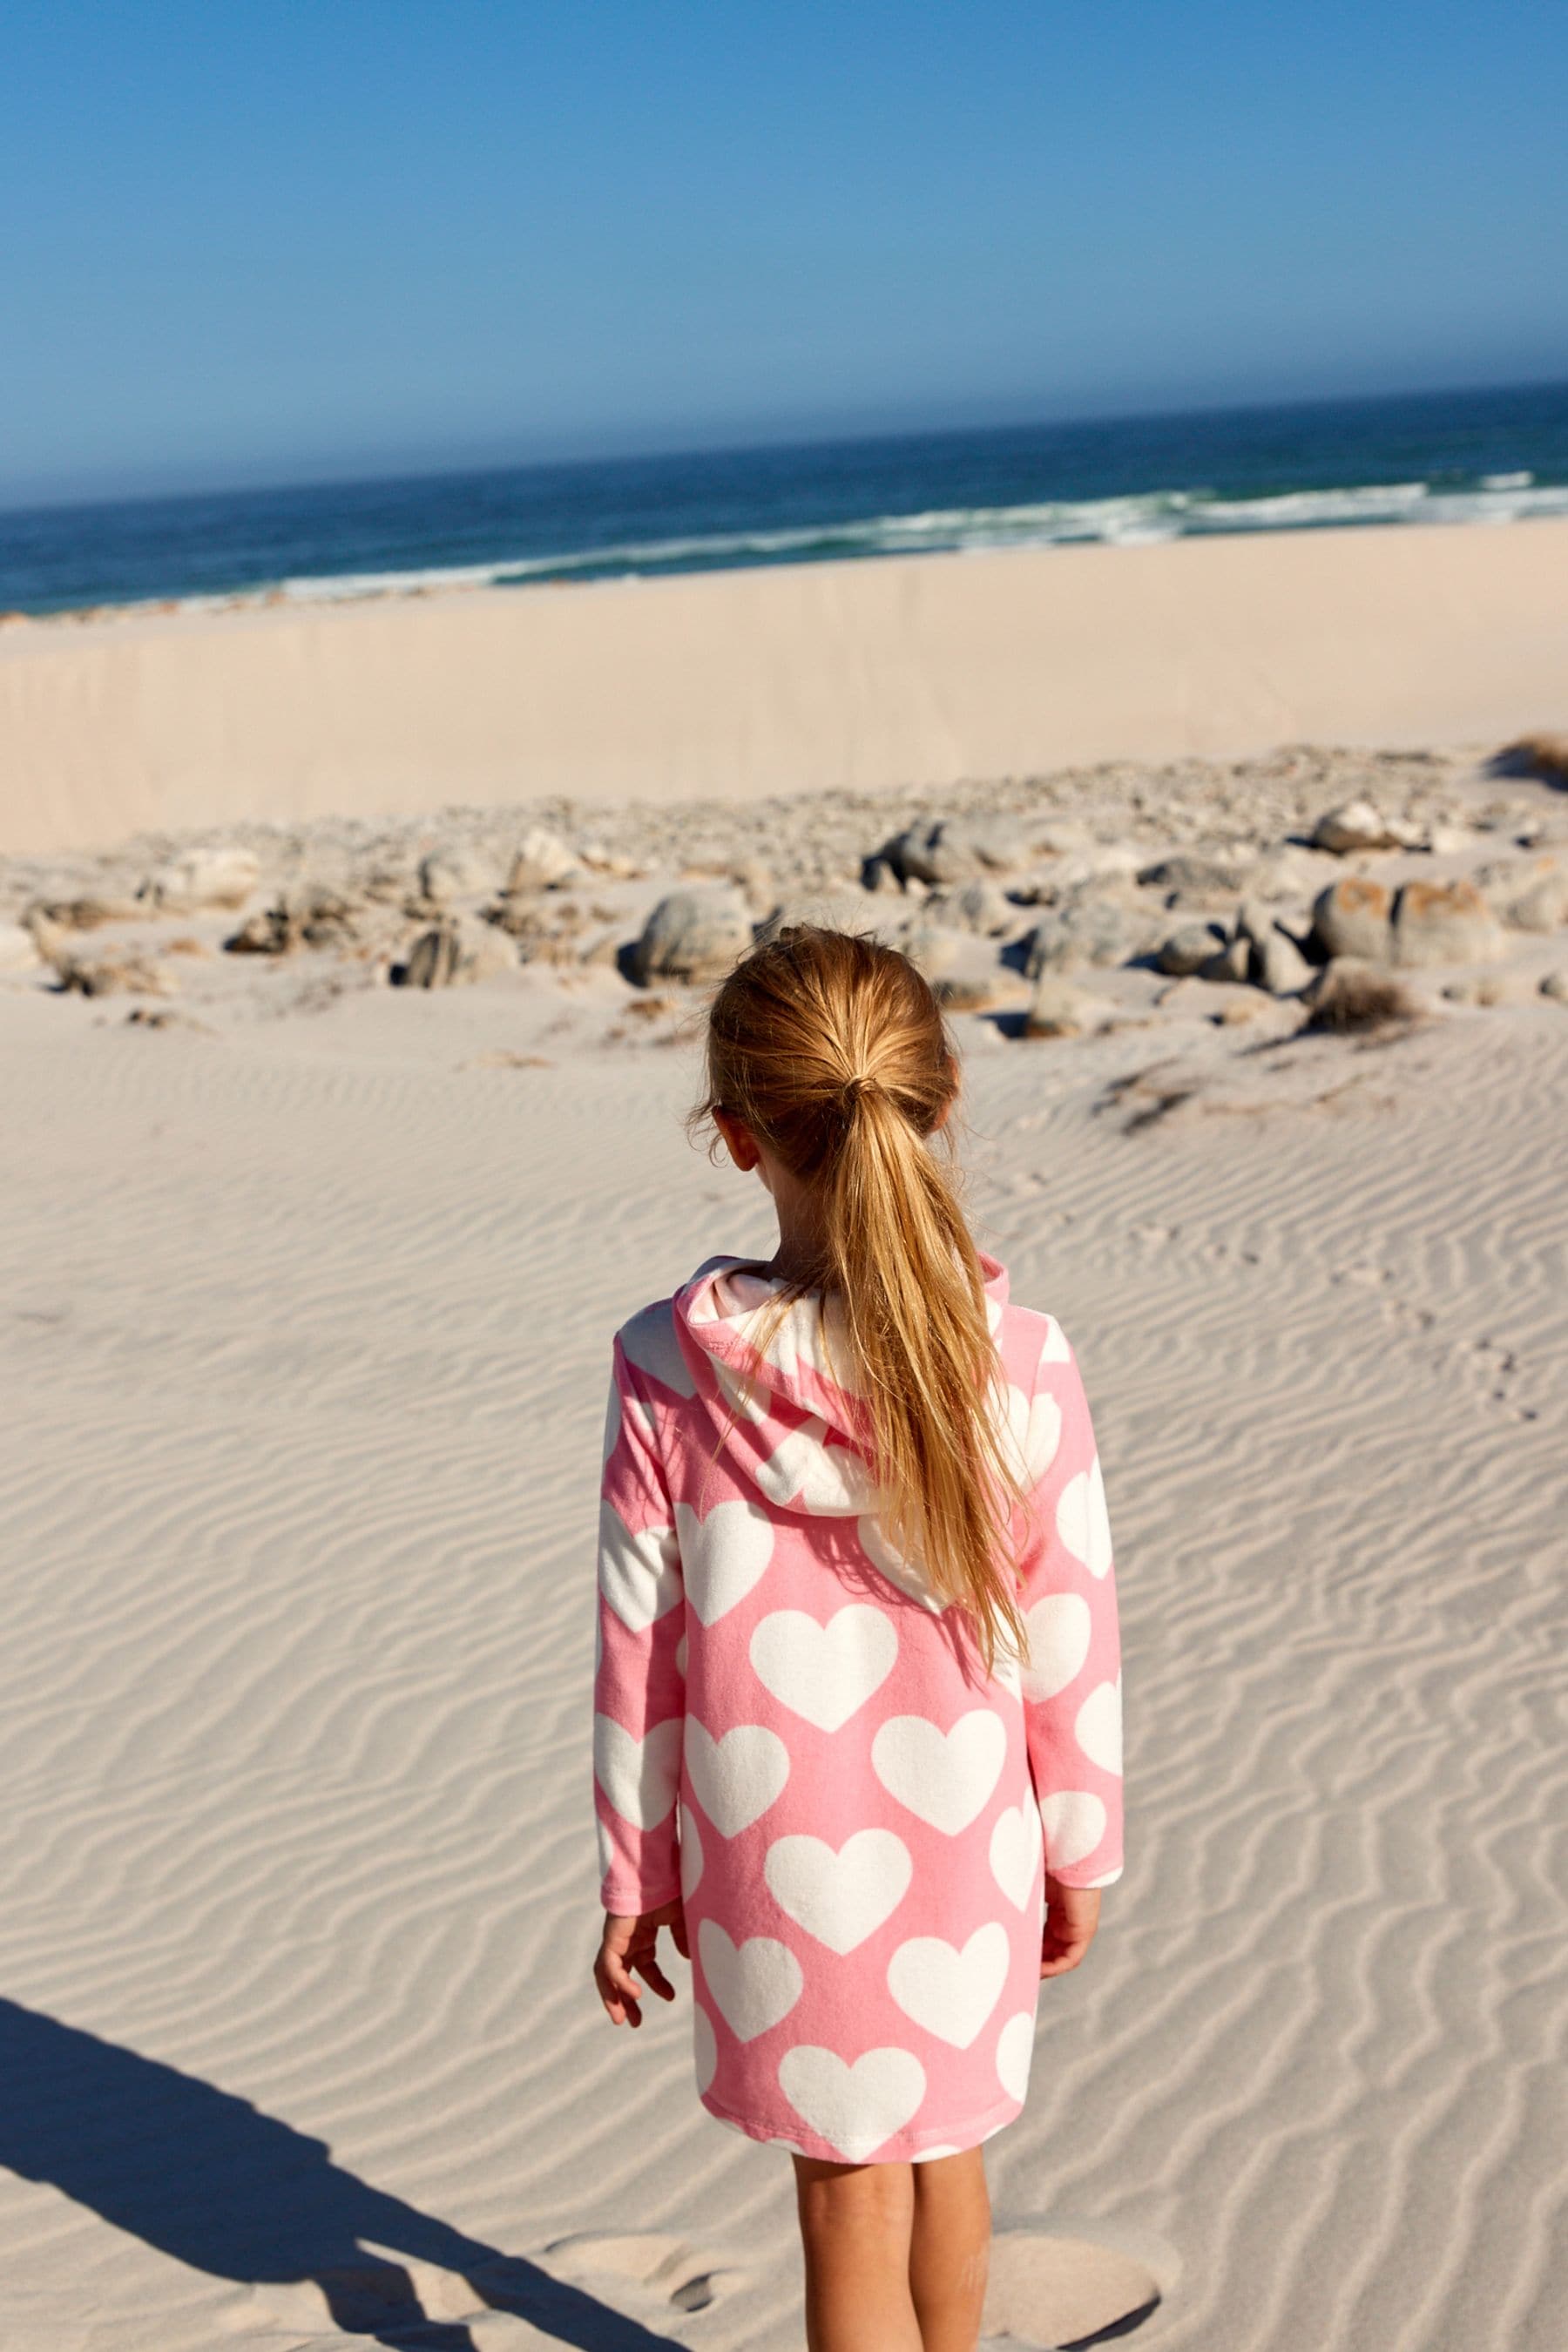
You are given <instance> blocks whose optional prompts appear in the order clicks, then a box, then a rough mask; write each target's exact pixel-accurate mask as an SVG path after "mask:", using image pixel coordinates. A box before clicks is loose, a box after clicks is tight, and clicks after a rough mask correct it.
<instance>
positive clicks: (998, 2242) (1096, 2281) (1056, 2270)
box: [981, 2230, 1180, 2352]
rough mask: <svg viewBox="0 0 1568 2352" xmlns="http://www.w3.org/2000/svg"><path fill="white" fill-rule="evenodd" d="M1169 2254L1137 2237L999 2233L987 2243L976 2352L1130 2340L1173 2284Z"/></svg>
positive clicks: (1052, 2351)
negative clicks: (1113, 2241) (1114, 2239)
mask: <svg viewBox="0 0 1568 2352" xmlns="http://www.w3.org/2000/svg"><path fill="white" fill-rule="evenodd" d="M1179 2267H1180V2265H1179V2263H1178V2262H1177V2259H1176V2256H1175V2254H1174V2252H1173V2250H1172V2249H1170V2248H1168V2247H1166V2246H1164V2245H1163V2244H1161V2243H1158V2242H1155V2241H1154V2240H1152V2239H1149V2238H1146V2237H1143V2236H1142V2235H1140V2236H1138V2237H1135V2238H1128V2239H1126V2240H1124V2242H1122V2243H1121V2244H1117V2245H1110V2244H1108V2243H1106V2242H1105V2241H1104V2240H1103V2239H1100V2238H1090V2237H1079V2236H1074V2235H1069V2234H1068V2233H1067V2232H1065V2231H1064V2232H1061V2233H1058V2232H1056V2231H1050V2232H1047V2231H1039V2230H1005V2231H1000V2232H999V2233H998V2235H997V2236H996V2237H995V2238H994V2240H993V2242H992V2247H991V2274H990V2280H989V2283H988V2284H987V2286H986V2290H985V2312H984V2318H983V2319H982V2322H981V2336H982V2352H1003V2347H1005V2346H1008V2345H1012V2346H1027V2347H1033V2348H1034V2352H1064V2347H1068V2346H1075V2345H1089V2344H1098V2343H1101V2342H1104V2341H1106V2340H1108V2339H1110V2338H1112V2337H1116V2338H1120V2337H1121V2336H1131V2334H1132V2333H1133V2331H1134V2330H1135V2329H1136V2328H1139V2327H1141V2326H1142V2325H1143V2323H1144V2321H1145V2320H1147V2319H1150V2318H1152V2315H1153V2314H1154V2313H1155V2311H1157V2310H1158V2308H1159V2306H1160V2305H1161V2304H1162V2302H1163V2301H1164V2300H1165V2298H1166V2296H1167V2295H1168V2294H1169V2292H1170V2290H1171V2288H1172V2286H1173V2284H1175V2278H1176V2273H1177V2271H1178V2270H1179Z"/></svg>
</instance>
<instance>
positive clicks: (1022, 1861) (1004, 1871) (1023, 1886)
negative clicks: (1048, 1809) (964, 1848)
mask: <svg viewBox="0 0 1568 2352" xmlns="http://www.w3.org/2000/svg"><path fill="white" fill-rule="evenodd" d="M1039 1853H1040V1816H1039V1812H1038V1810H1037V1807H1036V1805H1035V1803H1034V1801H1033V1799H1032V1798H1029V1797H1026V1798H1025V1799H1024V1801H1023V1802H1022V1803H1021V1804H1017V1805H1009V1806H1007V1807H1006V1809H1005V1811H1002V1812H1000V1813H998V1814H997V1816H996V1819H995V1821H994V1822H993V1823H992V1827H991V1875H992V1877H993V1878H994V1880H995V1881H996V1884H997V1885H998V1886H999V1887H1000V1888H1001V1889H1002V1892H1003V1894H1004V1895H1005V1896H1006V1897H1007V1900H1008V1902H1009V1903H1012V1904H1016V1906H1017V1908H1018V1909H1019V1910H1020V1911H1022V1910H1024V1909H1026V1906H1027V1905H1028V1900H1029V1896H1030V1895H1031V1893H1032V1892H1033V1891H1034V1885H1035V1864H1036V1863H1037V1861H1038V1859H1039Z"/></svg>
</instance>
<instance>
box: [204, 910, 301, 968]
mask: <svg viewBox="0 0 1568 2352" xmlns="http://www.w3.org/2000/svg"><path fill="white" fill-rule="evenodd" d="M298 943H299V933H298V931H297V929H296V928H295V926H294V924H293V923H292V922H291V921H290V919H289V912H288V909H287V908H286V907H285V906H284V905H283V902H282V901H281V899H279V902H278V904H277V905H276V906H275V907H266V908H260V909H258V912H257V913H256V914H254V915H250V916H247V918H246V920H245V921H244V922H243V923H241V925H240V927H239V929H238V930H237V931H234V932H232V933H231V934H230V936H229V937H228V938H227V939H226V940H225V941H224V943H223V944H224V952H225V954H226V955H264V956H279V955H288V954H289V953H290V952H291V950H293V949H294V948H295V947H296V946H297V945H298Z"/></svg>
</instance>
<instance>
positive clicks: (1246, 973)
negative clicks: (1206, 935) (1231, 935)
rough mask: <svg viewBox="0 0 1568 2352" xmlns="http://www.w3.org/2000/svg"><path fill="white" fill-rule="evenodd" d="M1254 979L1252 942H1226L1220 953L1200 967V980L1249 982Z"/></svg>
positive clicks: (1240, 940) (1237, 940)
mask: <svg viewBox="0 0 1568 2352" xmlns="http://www.w3.org/2000/svg"><path fill="white" fill-rule="evenodd" d="M1251 977H1252V942H1251V940H1244V939H1240V938H1237V939H1230V940H1226V942H1225V945H1224V946H1223V947H1222V948H1220V949H1219V950H1218V951H1217V952H1216V953H1215V954H1214V955H1211V956H1210V957H1208V959H1207V960H1206V961H1205V962H1203V963H1201V964H1199V966H1198V978H1199V979H1200V980H1234V981H1238V982H1239V981H1247V980H1250V979H1251Z"/></svg>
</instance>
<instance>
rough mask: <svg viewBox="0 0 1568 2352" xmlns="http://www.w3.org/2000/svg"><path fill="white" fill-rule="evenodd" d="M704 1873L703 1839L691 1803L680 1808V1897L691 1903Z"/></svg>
mask: <svg viewBox="0 0 1568 2352" xmlns="http://www.w3.org/2000/svg"><path fill="white" fill-rule="evenodd" d="M701 1875H702V1840H701V1837H700V1834H699V1832H698V1828H697V1818H696V1815H695V1814H694V1813H693V1812H692V1810H691V1808H690V1806H689V1805H682V1807H681V1808H680V1899H681V1901H682V1902H683V1903H689V1902H690V1900H691V1898H692V1896H693V1895H695V1894H696V1892H697V1883H698V1881H699V1879H700V1877H701Z"/></svg>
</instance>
